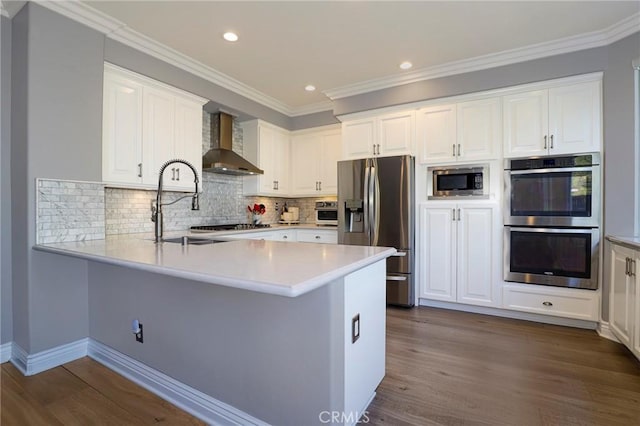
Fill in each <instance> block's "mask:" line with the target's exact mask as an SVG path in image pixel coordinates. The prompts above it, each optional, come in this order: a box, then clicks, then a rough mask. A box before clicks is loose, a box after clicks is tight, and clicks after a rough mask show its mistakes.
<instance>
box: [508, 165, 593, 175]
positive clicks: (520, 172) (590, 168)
mask: <svg viewBox="0 0 640 426" xmlns="http://www.w3.org/2000/svg"><path fill="white" fill-rule="evenodd" d="M594 167H597V166H581V167H558V168H550V169H528V170H509V169H507V170H505V172H507V173H509V174H510V175H528V174H532V173H554V172H592V171H593V168H594Z"/></svg>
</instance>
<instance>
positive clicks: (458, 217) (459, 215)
mask: <svg viewBox="0 0 640 426" xmlns="http://www.w3.org/2000/svg"><path fill="white" fill-rule="evenodd" d="M458 222H460V209H458Z"/></svg>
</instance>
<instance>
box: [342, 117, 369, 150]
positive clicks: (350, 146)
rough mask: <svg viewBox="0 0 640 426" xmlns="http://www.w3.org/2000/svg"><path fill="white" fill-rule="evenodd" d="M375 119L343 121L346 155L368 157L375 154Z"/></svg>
mask: <svg viewBox="0 0 640 426" xmlns="http://www.w3.org/2000/svg"><path fill="white" fill-rule="evenodd" d="M375 133H376V127H375V119H373V118H367V119H363V120H354V121H347V122H344V123H342V137H343V141H344V157H345V158H346V159H352V158H366V157H371V156H373V144H374V143H376V134H375Z"/></svg>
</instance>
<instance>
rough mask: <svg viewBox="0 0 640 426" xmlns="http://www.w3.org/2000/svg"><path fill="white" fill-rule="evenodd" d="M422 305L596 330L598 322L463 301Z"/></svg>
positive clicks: (424, 303)
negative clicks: (469, 303) (470, 303)
mask: <svg viewBox="0 0 640 426" xmlns="http://www.w3.org/2000/svg"><path fill="white" fill-rule="evenodd" d="M419 305H420V306H430V307H432V308H443V309H451V310H454V311H462V312H471V313H474V314H485V315H493V316H496V317H504V318H513V319H519V320H525V321H535V322H541V323H544V324H553V325H563V326H565V327H576V328H586V329H588V330H595V329H596V328H597V327H598V323H597V322H593V321H585V320H579V319H572V318H562V317H554V316H551V315H540V314H533V313H528V312H519V311H512V310H509V309H499V308H489V307H485V306H475V305H465V304H463V303H452V302H441V301H438V300H430V299H419Z"/></svg>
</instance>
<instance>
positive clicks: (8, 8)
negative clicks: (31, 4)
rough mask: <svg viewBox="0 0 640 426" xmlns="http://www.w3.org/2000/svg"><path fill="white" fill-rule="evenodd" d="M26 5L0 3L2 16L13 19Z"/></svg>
mask: <svg viewBox="0 0 640 426" xmlns="http://www.w3.org/2000/svg"><path fill="white" fill-rule="evenodd" d="M25 4H27V2H26V1H0V15H2V16H4V17H6V18H9V19H12V18H13V17H14V16H16V14H17V13H18V12H20V10H21V9H22V8H23V7H24V5H25Z"/></svg>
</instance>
